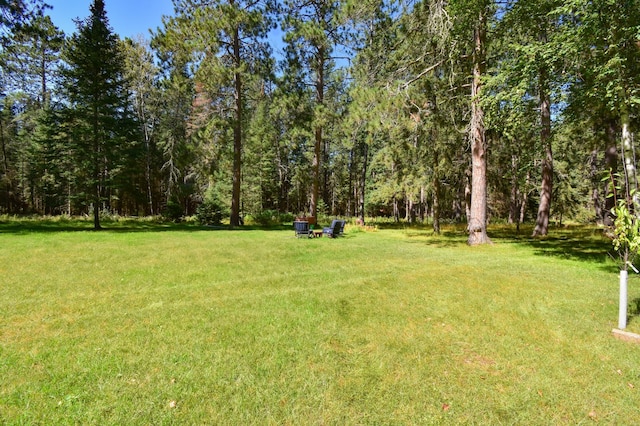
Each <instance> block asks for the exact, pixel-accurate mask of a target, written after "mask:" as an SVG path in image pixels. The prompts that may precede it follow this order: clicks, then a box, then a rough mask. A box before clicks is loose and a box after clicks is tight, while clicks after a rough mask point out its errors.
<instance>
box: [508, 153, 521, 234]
mask: <svg viewBox="0 0 640 426" xmlns="http://www.w3.org/2000/svg"><path fill="white" fill-rule="evenodd" d="M518 195H519V191H518V156H517V155H515V154H513V155H512V156H511V200H510V203H509V204H510V207H509V221H508V222H509V224H510V225H512V224H514V223H515V222H516V221H517V220H518V207H519V206H518V201H519V199H518V198H519V197H518Z"/></svg>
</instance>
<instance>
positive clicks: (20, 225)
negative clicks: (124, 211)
mask: <svg viewBox="0 0 640 426" xmlns="http://www.w3.org/2000/svg"><path fill="white" fill-rule="evenodd" d="M101 225H102V229H100V230H95V229H94V227H93V222H92V221H88V220H82V219H64V220H60V219H59V220H56V219H54V220H47V219H16V220H0V234H32V233H43V234H48V233H61V232H115V233H134V232H172V231H174V232H175V231H180V232H202V231H231V230H232V231H255V230H262V231H283V230H291V231H292V232H293V226H292V225H274V226H268V227H266V226H246V225H243V226H239V227H234V228H231V227H229V226H225V225H221V226H206V225H198V224H195V223H174V222H160V221H143V220H136V219H131V220H122V221H108V220H105V221H103V222H101Z"/></svg>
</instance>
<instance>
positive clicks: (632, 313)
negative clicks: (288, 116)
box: [627, 297, 640, 324]
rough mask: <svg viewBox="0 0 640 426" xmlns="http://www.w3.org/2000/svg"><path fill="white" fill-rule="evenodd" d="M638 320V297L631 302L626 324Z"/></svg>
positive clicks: (639, 309) (639, 303)
mask: <svg viewBox="0 0 640 426" xmlns="http://www.w3.org/2000/svg"><path fill="white" fill-rule="evenodd" d="M638 320H640V297H636V298H635V299H633V300H631V301H630V302H629V305H628V310H627V324H630V323H631V322H635V321H638Z"/></svg>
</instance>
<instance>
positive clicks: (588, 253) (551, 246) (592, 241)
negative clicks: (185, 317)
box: [405, 224, 617, 273]
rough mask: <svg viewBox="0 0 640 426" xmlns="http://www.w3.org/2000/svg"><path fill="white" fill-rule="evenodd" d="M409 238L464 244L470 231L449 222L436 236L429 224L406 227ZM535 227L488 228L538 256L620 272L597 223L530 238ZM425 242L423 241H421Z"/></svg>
mask: <svg viewBox="0 0 640 426" xmlns="http://www.w3.org/2000/svg"><path fill="white" fill-rule="evenodd" d="M405 233H406V235H407V236H408V237H409V238H418V237H426V239H427V243H428V244H432V245H437V246H441V247H454V246H457V245H460V244H465V243H466V240H467V232H466V228H465V226H464V224H461V225H460V224H457V225H447V226H446V227H443V228H442V230H441V233H440V234H439V235H436V234H434V233H433V231H432V230H428V229H427V228H426V227H405ZM532 233H533V228H532V227H531V226H521V227H520V229H517V228H516V227H515V226H513V225H494V226H490V227H489V229H488V234H489V237H490V238H491V240H492V241H493V242H494V243H496V244H513V245H521V246H526V247H530V248H532V249H533V253H534V255H536V256H548V257H556V258H562V259H569V260H576V261H580V262H586V263H590V264H598V265H600V267H601V269H603V270H605V271H608V272H613V273H615V272H617V267H616V265H615V263H614V262H612V261H611V260H610V255H609V253H612V252H613V248H612V246H611V240H610V239H609V238H607V237H606V236H605V235H604V234H603V232H602V229H599V228H597V227H595V226H583V225H576V226H553V227H550V228H549V235H547V236H544V237H537V238H533V237H531V234H532ZM422 241H424V240H422Z"/></svg>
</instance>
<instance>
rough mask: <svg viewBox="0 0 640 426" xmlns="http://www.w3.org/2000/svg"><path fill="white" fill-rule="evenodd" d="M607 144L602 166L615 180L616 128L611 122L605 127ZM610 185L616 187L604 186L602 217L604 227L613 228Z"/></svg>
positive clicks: (612, 201) (616, 158) (616, 165)
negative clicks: (603, 165) (609, 171)
mask: <svg viewBox="0 0 640 426" xmlns="http://www.w3.org/2000/svg"><path fill="white" fill-rule="evenodd" d="M607 144H608V146H607V149H606V150H605V152H604V164H605V167H606V169H607V170H611V172H612V176H613V177H614V179H615V173H616V172H617V171H618V147H617V143H616V127H615V124H614V123H613V122H610V124H609V126H607ZM611 185H617V182H615V181H614V182H611V183H610V184H608V185H607V186H606V191H605V199H604V213H603V217H602V221H603V223H604V226H613V216H612V213H611V210H612V209H613V208H614V207H615V204H616V200H615V199H614V198H613V196H612V195H613V194H612V193H611V192H612V191H611V189H612V188H611Z"/></svg>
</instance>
